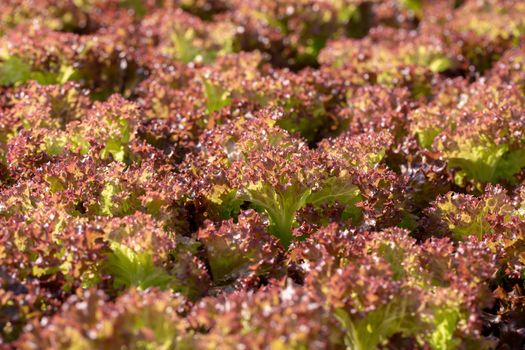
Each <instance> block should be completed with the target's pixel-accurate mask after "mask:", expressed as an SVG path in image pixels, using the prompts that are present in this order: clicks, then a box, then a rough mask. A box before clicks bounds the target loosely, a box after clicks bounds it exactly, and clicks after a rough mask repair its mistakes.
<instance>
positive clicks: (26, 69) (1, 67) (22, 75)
mask: <svg viewBox="0 0 525 350" xmlns="http://www.w3.org/2000/svg"><path fill="white" fill-rule="evenodd" d="M30 78H31V66H30V65H29V64H27V63H24V62H23V61H22V59H20V58H19V57H17V56H11V57H9V58H8V59H6V60H4V61H3V62H2V63H0V85H4V86H8V85H14V84H23V83H25V82H26V81H28V80H29V79H30Z"/></svg>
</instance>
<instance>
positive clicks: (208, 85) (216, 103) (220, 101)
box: [203, 79, 232, 113]
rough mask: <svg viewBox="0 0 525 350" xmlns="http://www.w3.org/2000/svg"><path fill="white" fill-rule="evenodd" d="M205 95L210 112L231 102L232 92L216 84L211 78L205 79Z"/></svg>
mask: <svg viewBox="0 0 525 350" xmlns="http://www.w3.org/2000/svg"><path fill="white" fill-rule="evenodd" d="M203 84H204V95H205V96H206V107H207V109H208V113H213V112H215V111H219V110H221V109H222V108H223V107H226V106H229V105H230V104H231V102H232V101H231V98H230V93H229V92H228V91H226V90H224V89H222V88H221V87H219V86H216V85H214V84H213V83H212V82H210V81H209V80H206V79H205V80H203Z"/></svg>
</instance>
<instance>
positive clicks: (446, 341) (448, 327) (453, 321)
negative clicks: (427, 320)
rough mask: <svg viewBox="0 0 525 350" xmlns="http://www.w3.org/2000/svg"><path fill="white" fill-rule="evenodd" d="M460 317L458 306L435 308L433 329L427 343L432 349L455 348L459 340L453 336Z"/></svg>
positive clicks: (447, 349)
mask: <svg viewBox="0 0 525 350" xmlns="http://www.w3.org/2000/svg"><path fill="white" fill-rule="evenodd" d="M460 319H461V312H460V310H459V308H458V307H455V306H449V305H447V306H444V307H441V308H438V309H437V310H435V312H434V315H433V326H434V331H433V332H432V333H431V334H430V336H429V338H428V343H429V345H430V347H431V348H432V349H433V350H452V349H457V348H458V346H459V344H460V341H459V339H456V338H454V332H455V331H456V328H457V324H458V322H459V320H460Z"/></svg>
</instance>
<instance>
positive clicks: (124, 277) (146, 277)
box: [105, 241, 173, 289]
mask: <svg viewBox="0 0 525 350" xmlns="http://www.w3.org/2000/svg"><path fill="white" fill-rule="evenodd" d="M110 246H111V249H112V253H110V254H109V255H108V258H107V261H106V263H105V269H106V270H107V271H108V272H109V273H110V274H111V275H112V276H113V278H114V281H115V287H117V288H119V287H125V288H128V287H131V286H136V287H138V288H141V289H147V288H149V287H160V288H168V287H169V285H170V284H171V282H172V281H173V277H172V276H170V275H169V274H168V273H167V272H166V271H164V270H163V269H162V268H160V267H157V266H155V264H154V263H153V252H140V253H137V252H135V251H133V250H132V249H130V248H128V247H126V246H125V245H123V244H121V243H118V242H114V241H113V242H111V244H110Z"/></svg>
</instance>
